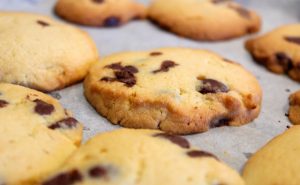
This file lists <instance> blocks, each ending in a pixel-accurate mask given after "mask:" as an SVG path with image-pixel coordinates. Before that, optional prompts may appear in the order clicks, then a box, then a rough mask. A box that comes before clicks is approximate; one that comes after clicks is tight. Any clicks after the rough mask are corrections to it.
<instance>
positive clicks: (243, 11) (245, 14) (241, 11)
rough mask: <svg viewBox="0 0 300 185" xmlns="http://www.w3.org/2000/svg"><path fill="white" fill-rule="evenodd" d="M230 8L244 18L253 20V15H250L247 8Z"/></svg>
mask: <svg viewBox="0 0 300 185" xmlns="http://www.w3.org/2000/svg"><path fill="white" fill-rule="evenodd" d="M229 8H231V9H233V10H235V11H236V12H237V13H238V14H239V15H240V16H242V17H244V18H246V19H250V18H251V14H250V12H249V10H247V9H246V8H243V7H241V6H229Z"/></svg>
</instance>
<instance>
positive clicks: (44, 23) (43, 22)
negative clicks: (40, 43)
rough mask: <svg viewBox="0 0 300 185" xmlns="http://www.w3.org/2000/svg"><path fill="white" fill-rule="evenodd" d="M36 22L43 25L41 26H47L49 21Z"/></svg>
mask: <svg viewBox="0 0 300 185" xmlns="http://www.w3.org/2000/svg"><path fill="white" fill-rule="evenodd" d="M36 22H37V23H38V24H39V25H41V26H43V27H47V26H49V23H47V22H45V21H41V20H37V21H36Z"/></svg>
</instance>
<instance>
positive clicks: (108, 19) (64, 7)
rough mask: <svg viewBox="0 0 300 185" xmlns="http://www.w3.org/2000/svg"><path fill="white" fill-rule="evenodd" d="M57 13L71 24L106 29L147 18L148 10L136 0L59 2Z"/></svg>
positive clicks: (61, 0)
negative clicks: (103, 27)
mask: <svg viewBox="0 0 300 185" xmlns="http://www.w3.org/2000/svg"><path fill="white" fill-rule="evenodd" d="M55 12H56V14H57V15H59V16H60V17H62V18H64V19H66V20H68V21H70V22H74V23H78V24H83V25H88V26H105V27H115V26H120V25H122V24H125V23H126V22H128V21H130V20H133V19H142V18H144V17H145V16H146V8H145V7H144V6H143V5H142V4H140V3H137V2H135V1H134V0H76V1H74V0H58V1H57V4H56V6H55Z"/></svg>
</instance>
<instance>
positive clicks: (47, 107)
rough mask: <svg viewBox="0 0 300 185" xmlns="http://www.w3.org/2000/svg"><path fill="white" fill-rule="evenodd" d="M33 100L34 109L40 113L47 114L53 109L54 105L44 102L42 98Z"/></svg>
mask: <svg viewBox="0 0 300 185" xmlns="http://www.w3.org/2000/svg"><path fill="white" fill-rule="evenodd" d="M33 102H35V103H36V105H35V107H34V110H35V112H36V113H38V114H40V115H49V114H51V113H52V112H53V111H54V106H53V105H51V104H49V103H46V102H44V101H43V100H40V99H36V100H34V101H33Z"/></svg>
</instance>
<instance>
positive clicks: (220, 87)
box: [198, 79, 229, 94]
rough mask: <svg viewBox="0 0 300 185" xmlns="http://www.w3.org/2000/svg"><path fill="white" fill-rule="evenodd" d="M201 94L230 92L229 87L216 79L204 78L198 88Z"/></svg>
mask: <svg viewBox="0 0 300 185" xmlns="http://www.w3.org/2000/svg"><path fill="white" fill-rule="evenodd" d="M198 91H199V92H200V93H201V94H207V93H221V92H228V91H229V89H228V87H227V86H226V85H225V84H223V83H222V82H219V81H217V80H214V79H204V80H202V85H201V87H200V89H199V90H198Z"/></svg>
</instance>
